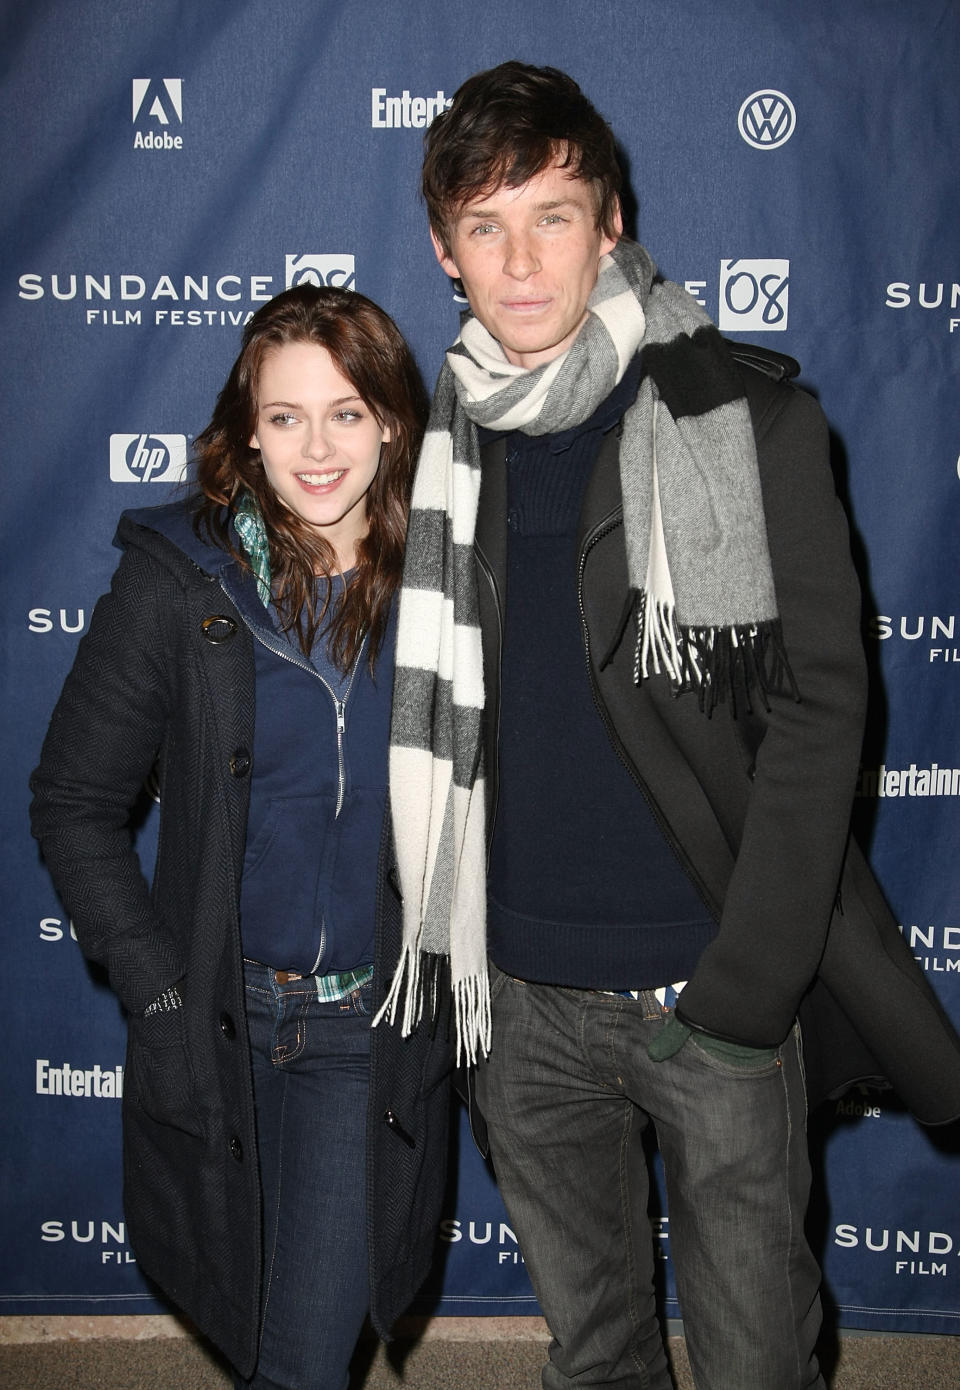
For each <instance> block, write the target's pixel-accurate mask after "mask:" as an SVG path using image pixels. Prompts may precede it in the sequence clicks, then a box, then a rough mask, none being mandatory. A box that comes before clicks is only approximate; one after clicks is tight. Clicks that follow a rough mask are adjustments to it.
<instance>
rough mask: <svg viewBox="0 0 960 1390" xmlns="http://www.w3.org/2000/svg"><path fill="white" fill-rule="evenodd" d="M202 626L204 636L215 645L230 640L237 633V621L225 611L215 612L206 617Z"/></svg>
mask: <svg viewBox="0 0 960 1390" xmlns="http://www.w3.org/2000/svg"><path fill="white" fill-rule="evenodd" d="M200 627H201V629H202V631H203V635H204V637H205V638H206V639H207V641H208V642H212V643H213V644H214V646H219V644H220V643H221V642H229V641H230V638H231V637H235V636H236V634H237V625H236V623H235V622H234V621H233V619H232V618H228V617H227V615H226V614H225V613H214V614H213V615H212V616H211V617H209V618H204V620H203V622H202V623H201V624H200Z"/></svg>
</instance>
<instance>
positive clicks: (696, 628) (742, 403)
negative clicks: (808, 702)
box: [377, 239, 792, 1062]
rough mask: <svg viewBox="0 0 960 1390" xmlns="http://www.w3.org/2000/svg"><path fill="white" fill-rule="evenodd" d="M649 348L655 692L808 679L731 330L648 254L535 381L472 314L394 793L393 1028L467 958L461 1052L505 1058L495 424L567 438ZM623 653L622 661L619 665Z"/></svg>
mask: <svg viewBox="0 0 960 1390" xmlns="http://www.w3.org/2000/svg"><path fill="white" fill-rule="evenodd" d="M641 346H642V348H643V361H644V368H645V375H644V378H643V380H642V382H641V385H640V389H639V391H638V394H637V398H636V401H635V403H634V404H633V405H632V406H631V407H630V408H629V410H628V411H627V413H626V415H625V417H624V427H623V431H622V435H621V441H620V483H621V491H622V495H623V516H624V534H625V541H626V551H627V563H628V573H629V584H630V588H629V592H628V593H627V594H625V595H624V610H623V618H622V621H621V623H620V625H619V629H618V634H617V638H616V640H615V642H614V648H615V647H616V646H617V645H618V644H619V642H620V640H622V637H623V634H624V632H625V631H626V629H627V627H628V625H629V622H630V620H631V618H633V619H634V621H635V648H634V651H635V660H634V675H635V678H636V679H637V681H639V680H641V679H642V678H644V677H646V676H648V675H650V674H655V673H661V672H663V673H665V674H666V675H667V676H668V677H669V679H670V680H671V682H672V683H673V685H674V687H675V689H676V690H678V691H680V690H684V689H694V690H696V691H697V693H698V697H699V701H700V706H701V708H702V709H704V710H705V711H706V712H707V713H709V712H710V711H712V709H713V707H714V705H715V704H716V703H717V702H718V701H720V700H723V699H729V700H730V702H731V704H734V703H735V699H736V696H737V694H738V692H739V693H740V694H741V696H742V697H745V698H746V700H747V702H748V703H749V698H750V691H751V689H752V690H754V691H757V692H759V694H760V696H761V698H762V699H763V700H764V701H766V692H767V690H768V688H773V687H777V688H779V687H781V686H782V685H783V684H784V683H786V684H788V685H790V684H792V678H791V677H790V674H789V668H788V667H787V664H786V660H785V657H784V654H783V650H782V642H781V639H780V628H779V621H778V618H777V608H776V600H775V596H774V589H773V579H772V575H771V571H770V558H769V553H768V549H767V539H766V529H765V525H764V518H763V508H762V503H761V496H760V483H759V477H758V471H757V458H756V449H755V444H754V437H753V430H752V427H751V423H750V415H749V410H748V407H747V402H746V400H745V398H744V395H743V387H742V383H741V380H740V377H739V372H738V369H737V367H736V364H735V363H734V362H733V361H732V359H731V358H730V355H729V353H728V351H727V349H726V347H725V346H724V344H723V342H722V340H721V338H720V335H719V333H718V332H717V329H716V328H715V327H714V325H713V324H712V322H711V321H710V319H709V318H708V317H707V315H706V314H705V313H704V312H703V311H702V310H701V309H700V308H699V306H698V305H697V304H696V302H695V301H694V300H693V299H692V298H691V296H690V295H689V294H687V293H686V291H685V290H683V289H682V288H681V287H680V286H678V285H674V284H671V283H669V282H668V281H664V280H662V279H661V278H660V277H659V275H658V274H657V271H656V267H655V266H654V264H653V262H652V260H651V259H650V257H649V256H648V255H647V253H646V251H645V250H644V249H643V248H642V247H640V246H638V245H637V244H636V243H634V242H630V241H628V240H626V239H622V240H621V241H620V242H619V243H618V245H617V246H616V247H615V249H614V250H613V252H612V253H611V254H610V255H609V256H605V257H603V259H602V260H601V263H600V271H599V275H598V278H597V283H596V285H595V287H594V290H593V292H592V294H591V296H590V300H589V303H588V316H587V318H586V320H585V322H584V324H583V327H582V328H581V329H580V331H579V333H578V334H577V337H576V338H575V339H574V341H573V344H572V345H571V347H570V348H569V349H568V350H567V352H565V353H564V354H562V355H561V356H559V357H557V358H555V359H554V360H553V361H551V362H548V363H546V364H544V365H542V366H540V367H537V368H535V369H533V370H532V371H527V370H525V369H523V368H521V367H516V366H513V365H512V364H510V363H509V362H508V361H507V359H506V357H505V355H504V353H503V350H502V348H501V347H500V345H499V343H497V342H496V340H495V339H494V338H492V337H491V335H490V334H489V333H488V332H487V330H486V329H485V328H484V327H483V326H482V324H481V323H480V322H479V320H477V319H475V318H473V317H472V316H471V315H469V314H467V315H465V316H464V320H463V324H462V328H461V333H460V337H459V338H458V340H457V342H456V343H455V344H454V345H453V347H452V348H451V349H450V351H449V352H448V353H447V359H446V363H445V365H444V367H443V369H442V370H441V373H440V377H439V380H438V382H437V388H436V393H435V395H434V400H433V408H432V411H431V415H430V421H429V424H428V427H427V434H426V438H425V440H424V445H423V451H422V453H421V456H420V463H419V467H418V471H417V477H416V482H415V484H414V491H413V502H412V510H411V514H410V525H409V530H408V533H407V552H406V562H405V567H404V576H403V585H402V589H401V594H400V611H399V623H398V633H397V665H396V677H395V684H394V700H393V726H392V730H391V748H390V789H391V803H392V807H393V823H394V834H395V839H396V846H397V861H398V870H399V874H400V883H401V888H402V890H403V900H404V928H403V947H402V953H401V958H400V961H399V964H398V967H397V970H396V973H395V975H394V978H393V981H392V985H391V988H390V992H389V994H388V996H387V1000H386V1002H385V1004H384V1006H383V1008H382V1009H381V1010H380V1013H379V1014H378V1016H377V1021H379V1020H380V1019H381V1018H386V1019H387V1020H388V1021H389V1022H391V1023H393V1022H396V1021H397V1018H398V1017H399V1018H400V1020H401V1026H402V1029H403V1032H404V1033H407V1032H409V1031H410V1030H411V1029H412V1028H414V1027H416V1025H417V1023H418V1022H419V1020H420V1017H421V1015H422V1012H423V1008H424V997H425V995H427V994H431V993H432V994H433V999H432V1000H431V1001H429V1003H428V1007H430V1008H435V1007H436V995H435V989H433V988H431V986H430V983H429V982H431V981H433V982H435V981H436V978H437V966H438V963H439V962H440V961H441V960H443V959H444V958H446V959H448V960H449V963H450V979H451V987H452V992H453V1000H454V1007H455V1015H456V1030H457V1055H458V1060H459V1058H460V1056H461V1054H462V1055H463V1056H465V1057H466V1059H467V1060H468V1061H470V1062H474V1061H475V1060H476V1058H477V1055H478V1053H480V1052H486V1051H488V1050H489V1046H490V1001H489V990H488V983H487V971H486V952H485V936H486V933H485V914H486V897H485V888H486V846H485V815H484V769H483V753H482V730H481V717H482V711H483V699H484V691H483V661H482V652H481V642H480V626H479V616H478V600H477V575H476V566H475V560H474V552H473V539H474V531H475V527H476V517H477V500H478V496H479V491H480V451H479V445H478V441H477V431H476V426H478V425H480V426H486V427H488V428H491V429H497V430H514V429H519V430H522V431H524V432H525V433H528V434H553V433H557V432H559V431H561V430H565V429H568V428H570V427H572V426H575V425H577V424H580V423H582V422H583V421H584V420H586V419H588V418H589V417H590V415H592V414H593V412H594V410H595V409H596V408H597V406H598V405H600V404H601V402H602V401H604V400H605V399H606V397H607V396H608V395H609V394H610V392H611V391H612V389H613V387H614V386H615V385H616V383H617V382H618V381H619V380H620V378H621V377H622V376H623V373H624V371H625V370H626V368H627V365H628V363H629V362H630V360H631V359H632V358H633V357H634V355H635V354H636V353H637V351H638V350H639V349H640V347H641ZM612 650H613V649H611V652H610V653H609V654H608V657H607V659H609V658H610V656H611V655H612Z"/></svg>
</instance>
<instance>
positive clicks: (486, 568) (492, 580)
mask: <svg viewBox="0 0 960 1390" xmlns="http://www.w3.org/2000/svg"><path fill="white" fill-rule="evenodd" d="M474 553H475V554H476V557H477V560H478V562H479V565H480V568H481V569H482V570H483V573H484V574H485V575H486V579H487V583H488V584H489V585H490V588H491V589H492V590H493V607H494V612H495V613H496V615H497V692H496V698H497V708H496V710H495V712H494V720H493V732H494V739H493V748H494V755H495V756H496V757H497V758H498V759H499V755H500V670H501V667H502V665H503V604H502V601H501V597H500V588H499V586H498V584H497V579H496V575H495V574H494V572H493V569H492V568H491V566H490V563H489V561H488V560H487V557H486V556H485V555H484V553H483V551H482V550H481V549H480V547H479V546H475V547H474ZM485 775H486V776H488V777H493V779H494V780H493V797H492V799H491V802H490V824H489V826H488V828H487V868H488V869H489V867H490V851H491V849H492V847H493V827H494V823H495V821H496V819H497V805H498V804H499V801H500V770H499V767H497V768H496V769H494V768H488V769H487V771H486V774H485Z"/></svg>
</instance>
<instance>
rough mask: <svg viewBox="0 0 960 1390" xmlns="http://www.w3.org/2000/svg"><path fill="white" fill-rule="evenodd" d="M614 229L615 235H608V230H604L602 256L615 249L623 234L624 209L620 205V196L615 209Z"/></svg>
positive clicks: (601, 247) (601, 244) (601, 245)
mask: <svg viewBox="0 0 960 1390" xmlns="http://www.w3.org/2000/svg"><path fill="white" fill-rule="evenodd" d="M613 230H614V232H615V233H616V235H615V236H612V237H610V236H607V234H606V232H604V234H603V241H602V242H601V243H600V254H601V256H608V255H609V254H610V252H611V251H612V250H613V248H614V247H615V246H616V244H617V242H618V241H619V240H620V238H621V237H622V236H623V211H622V209H621V207H620V199H619V198H618V199H617V202H616V206H615V208H614V210H613Z"/></svg>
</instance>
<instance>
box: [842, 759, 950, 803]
mask: <svg viewBox="0 0 960 1390" xmlns="http://www.w3.org/2000/svg"><path fill="white" fill-rule="evenodd" d="M856 794H857V796H861V797H864V798H873V797H885V798H887V799H889V798H890V797H903V796H909V797H916V796H922V797H927V796H960V767H941V766H940V765H939V763H931V764H930V765H929V766H928V767H918V766H917V764H916V763H911V764H910V766H909V767H887V765H886V763H881V764H880V766H879V767H862V768H861V769H860V775H859V777H858V778H857V792H856Z"/></svg>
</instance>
